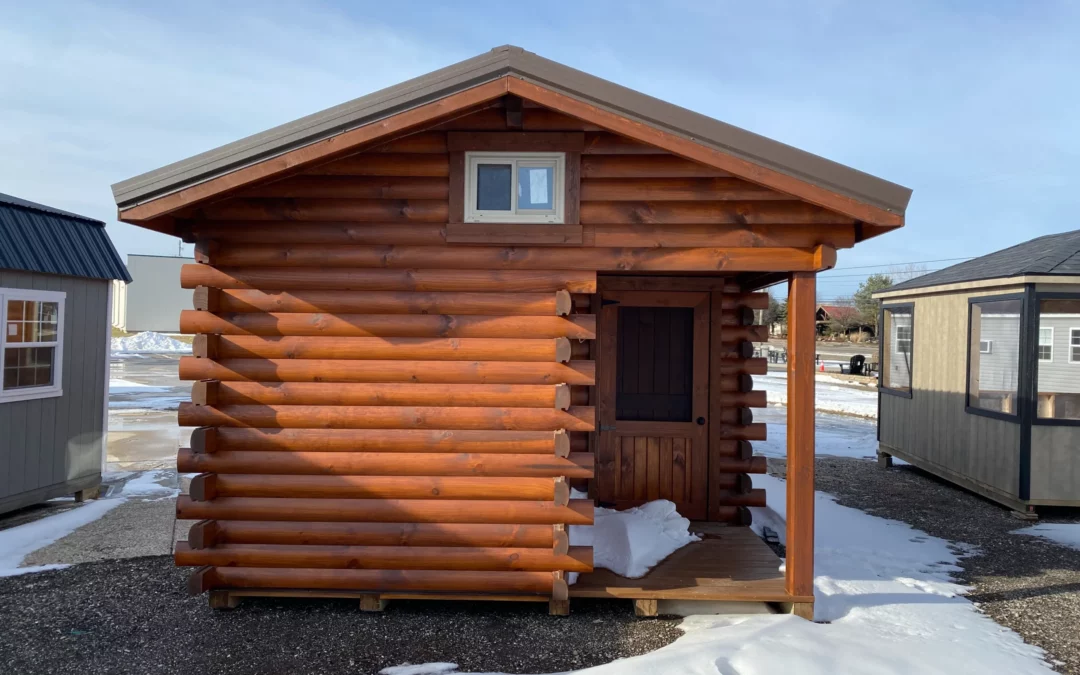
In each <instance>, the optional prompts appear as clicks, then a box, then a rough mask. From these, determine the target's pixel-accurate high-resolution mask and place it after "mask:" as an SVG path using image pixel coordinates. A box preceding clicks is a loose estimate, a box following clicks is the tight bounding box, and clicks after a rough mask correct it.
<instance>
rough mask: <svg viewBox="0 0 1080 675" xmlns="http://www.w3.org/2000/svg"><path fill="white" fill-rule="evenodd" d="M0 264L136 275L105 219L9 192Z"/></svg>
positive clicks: (3, 208)
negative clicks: (117, 245)
mask: <svg viewBox="0 0 1080 675" xmlns="http://www.w3.org/2000/svg"><path fill="white" fill-rule="evenodd" d="M0 269H9V270H21V271H24V272H43V273H46V274H63V275H66V276H72V277H83V278H89V279H122V280H124V281H131V277H130V276H129V275H128V271H127V268H126V267H125V266H124V263H123V261H121V260H120V256H119V255H118V254H117V253H116V249H115V248H114V247H113V244H112V240H110V239H109V235H108V234H107V233H106V232H105V223H103V222H101V221H100V220H95V219H93V218H87V217H86V216H80V215H78V214H76V213H69V212H67V211H61V210H60V209H54V208H52V207H51V206H45V205H44V204H37V203H35V202H30V201H27V200H25V199H19V198H18V197H12V196H11V195H5V194H0Z"/></svg>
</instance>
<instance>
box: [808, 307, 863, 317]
mask: <svg viewBox="0 0 1080 675" xmlns="http://www.w3.org/2000/svg"><path fill="white" fill-rule="evenodd" d="M818 309H819V310H822V311H824V312H825V314H826V316H830V317H832V318H834V319H839V318H842V317H851V316H854V315H856V314H858V313H859V310H858V309H856V308H855V307H852V306H850V305H818Z"/></svg>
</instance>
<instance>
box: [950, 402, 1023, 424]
mask: <svg viewBox="0 0 1080 675" xmlns="http://www.w3.org/2000/svg"><path fill="white" fill-rule="evenodd" d="M964 412H966V413H967V414H969V415H978V416H979V417H989V418H990V419H994V420H1001V421H1002V422H1013V423H1014V424H1019V423H1020V415H1017V414H1010V413H1003V412H998V411H997V410H983V409H982V408H975V407H973V406H970V405H965V406H964Z"/></svg>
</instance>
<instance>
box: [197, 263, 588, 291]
mask: <svg viewBox="0 0 1080 675" xmlns="http://www.w3.org/2000/svg"><path fill="white" fill-rule="evenodd" d="M180 285H181V286H182V287H183V288H191V289H194V288H196V287H197V286H210V287H212V288H253V289H259V290H263V291H276V290H287V291H301V290H304V291H311V290H335V291H457V292H476V291H480V292H484V291H497V292H500V293H529V292H533V293H541V292H549V291H550V292H554V291H558V290H562V289H566V290H568V291H570V292H571V293H595V292H596V272H595V271H593V270H577V271H574V270H568V271H551V270H486V269H412V270H409V269H394V270H381V269H367V270H360V269H293V268H241V269H218V268H215V267H211V266H209V265H197V264H196V265H184V266H183V267H181V268H180Z"/></svg>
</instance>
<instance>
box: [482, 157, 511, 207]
mask: <svg viewBox="0 0 1080 675" xmlns="http://www.w3.org/2000/svg"><path fill="white" fill-rule="evenodd" d="M512 173H513V167H512V166H511V165H509V164H478V165H477V167H476V208H477V210H479V211H509V210H510V197H511V193H510V181H511V174H512Z"/></svg>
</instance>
